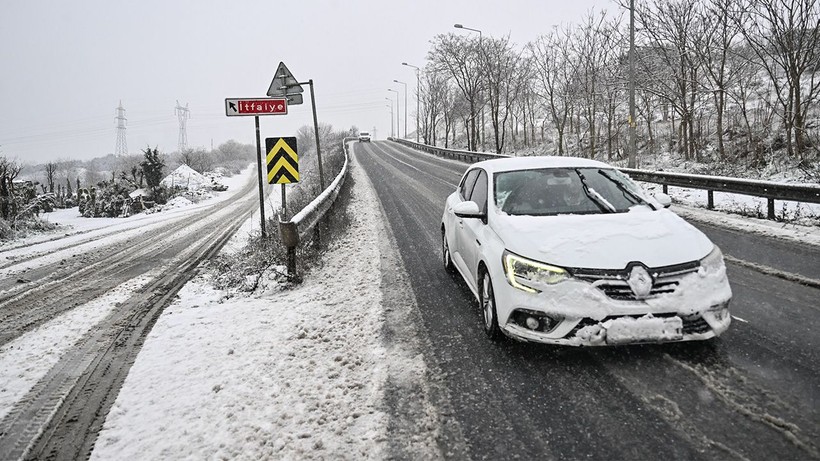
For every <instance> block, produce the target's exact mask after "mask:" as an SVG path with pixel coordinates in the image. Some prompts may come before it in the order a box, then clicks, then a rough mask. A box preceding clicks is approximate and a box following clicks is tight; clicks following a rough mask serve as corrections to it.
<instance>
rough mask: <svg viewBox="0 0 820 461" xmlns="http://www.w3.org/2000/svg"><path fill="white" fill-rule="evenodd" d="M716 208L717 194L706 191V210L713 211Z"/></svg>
mask: <svg viewBox="0 0 820 461" xmlns="http://www.w3.org/2000/svg"><path fill="white" fill-rule="evenodd" d="M714 208H715V193H714V191H711V190H707V191H706V209H707V210H713V209H714Z"/></svg>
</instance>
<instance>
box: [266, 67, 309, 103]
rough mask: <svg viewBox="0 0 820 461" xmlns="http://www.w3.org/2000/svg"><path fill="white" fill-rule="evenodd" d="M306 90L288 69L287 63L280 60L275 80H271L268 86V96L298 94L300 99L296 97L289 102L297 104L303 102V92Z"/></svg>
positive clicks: (274, 75)
mask: <svg viewBox="0 0 820 461" xmlns="http://www.w3.org/2000/svg"><path fill="white" fill-rule="evenodd" d="M304 91H305V90H304V89H303V88H302V85H299V81H298V80H296V77H294V76H293V74H292V73H291V72H290V70H288V68H287V66H285V63H284V62H279V67H277V68H276V73H275V74H273V80H272V81H271V82H270V87H269V88H268V93H267V94H268V96H271V97H275V98H281V97H290V96H293V95H298V96H299V98H298V99H296V98H295V99H294V101H288V102H289V104H291V105H296V104H302V95H301V93H304Z"/></svg>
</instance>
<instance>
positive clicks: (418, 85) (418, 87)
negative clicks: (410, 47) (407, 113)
mask: <svg viewBox="0 0 820 461" xmlns="http://www.w3.org/2000/svg"><path fill="white" fill-rule="evenodd" d="M401 65H402V66H407V67H412V68H413V69H416V142H417V143H418V142H419V102H420V100H421V78H420V77H419V71H421V69H419V68H418V67H416V66H414V65H412V64H407V63H406V62H403V63H401ZM405 105H406V104H405ZM405 119H406V118H405Z"/></svg>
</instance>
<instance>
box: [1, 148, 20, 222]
mask: <svg viewBox="0 0 820 461" xmlns="http://www.w3.org/2000/svg"><path fill="white" fill-rule="evenodd" d="M22 170H23V167H22V166H21V165H20V164H19V163H17V162H16V161H12V160H8V159H7V158H6V157H0V215H2V217H3V219H5V220H9V219H10V218H13V217H14V216H15V215H16V214H17V202H16V200H15V197H14V180H15V179H16V178H17V176H18V175H19V174H20V172H21V171H22Z"/></svg>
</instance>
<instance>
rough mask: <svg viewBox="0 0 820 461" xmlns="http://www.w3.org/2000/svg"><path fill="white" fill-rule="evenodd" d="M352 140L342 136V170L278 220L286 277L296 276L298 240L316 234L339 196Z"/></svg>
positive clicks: (345, 174)
mask: <svg viewBox="0 0 820 461" xmlns="http://www.w3.org/2000/svg"><path fill="white" fill-rule="evenodd" d="M354 140H356V138H344V140H343V141H342V149H344V153H345V163H344V165H342V171H340V172H339V174H338V175H336V178H335V179H334V180H333V182H332V183H331V184H330V185H329V186H328V187H327V188H326V189H325V190H324V191H322V193H321V194H319V196H318V197H316V198H315V199H313V201H312V202H310V203H309V204H308V205H307V206H305V207H304V208H302V210H301V211H299V212H298V213H296V214H295V215H294V216H293V217H292V218H291V219H290V220H289V221H281V220H280V221H279V235H280V236H281V238H282V243H283V244H284V245H285V247H286V248H287V251H288V256H287V268H288V277H290V278H291V279H294V278H296V247H297V246H299V242H300V241H302V239H304V238H305V236H306V235H308V233H310V232H311V231H314V232H317V235H318V228H317V227H316V225H317V224H318V223H319V221H321V220H322V218H324V217H325V214H327V212H328V210H330V207H331V206H333V203H334V202H335V201H336V197H338V196H339V191H340V190H341V188H342V185H344V182H345V177H346V176H347V169H348V163H349V159H350V156H349V155H348V153H347V143H348V142H349V141H354Z"/></svg>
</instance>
